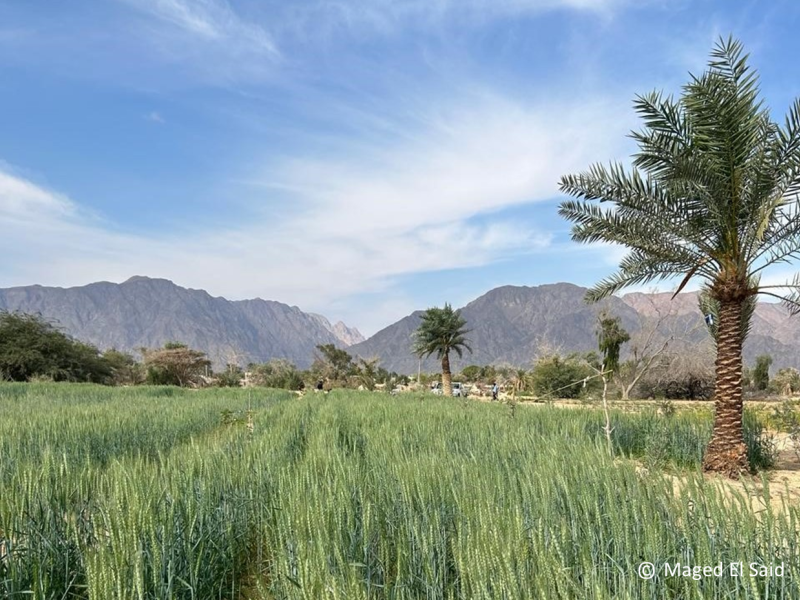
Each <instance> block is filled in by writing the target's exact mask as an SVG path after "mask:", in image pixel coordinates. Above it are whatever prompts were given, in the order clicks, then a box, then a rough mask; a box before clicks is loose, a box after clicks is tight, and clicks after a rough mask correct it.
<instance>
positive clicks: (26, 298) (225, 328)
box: [0, 277, 364, 368]
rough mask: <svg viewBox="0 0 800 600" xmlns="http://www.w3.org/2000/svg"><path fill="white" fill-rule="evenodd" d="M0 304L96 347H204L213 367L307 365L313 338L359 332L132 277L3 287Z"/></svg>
mask: <svg viewBox="0 0 800 600" xmlns="http://www.w3.org/2000/svg"><path fill="white" fill-rule="evenodd" d="M0 309H5V310H11V311H21V312H25V313H36V314H41V315H42V316H43V317H45V318H46V319H48V320H51V321H54V322H55V323H56V324H57V325H58V326H60V327H61V328H63V329H64V330H65V331H66V332H67V333H69V334H70V335H72V336H73V337H75V338H77V339H80V340H83V341H86V342H89V343H91V344H94V345H95V346H97V347H98V348H100V349H107V348H116V349H118V350H122V351H125V352H132V353H136V352H137V351H138V349H139V348H142V347H145V348H155V347H159V346H161V345H163V344H164V343H165V342H168V341H180V342H183V343H186V344H188V345H189V346H191V347H192V348H197V349H200V350H203V351H205V352H206V353H207V354H208V356H209V357H210V358H211V360H212V361H213V362H214V364H215V365H216V366H222V365H225V364H226V363H228V362H238V363H239V364H241V365H245V364H247V363H249V362H264V361H267V360H269V359H270V358H286V359H289V360H291V361H292V362H293V363H295V364H296V365H298V366H299V367H301V368H306V367H308V366H309V365H310V364H311V362H312V360H313V356H314V351H315V347H316V346H317V344H335V345H337V346H339V347H346V346H349V345H350V344H352V343H354V342H360V341H363V339H364V337H363V336H362V335H361V334H360V333H359V332H358V330H357V329H354V328H350V327H348V326H347V325H345V324H344V323H341V322H340V323H336V324H335V325H331V323H330V322H329V321H328V320H327V319H326V318H325V317H323V316H322V315H317V314H313V313H305V312H303V311H302V310H300V309H299V308H297V307H296V306H288V305H286V304H282V303H280V302H274V301H271V300H260V299H256V300H241V301H230V300H226V299H225V298H214V297H212V296H211V295H210V294H208V293H207V292H205V291H203V290H191V289H186V288H182V287H180V286H178V285H175V284H174V283H172V282H171V281H168V280H166V279H150V278H148V277H132V278H131V279H128V280H127V281H125V282H123V283H120V284H116V283H108V282H99V283H92V284H90V285H86V286H82V287H73V288H66V289H64V288H55V287H42V286H39V285H33V286H27V287H17V288H8V289H0Z"/></svg>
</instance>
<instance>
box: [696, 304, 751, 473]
mask: <svg viewBox="0 0 800 600" xmlns="http://www.w3.org/2000/svg"><path fill="white" fill-rule="evenodd" d="M742 302H743V300H742V299H739V300H724V301H720V305H719V328H718V335H717V361H716V383H715V389H714V400H715V407H714V431H713V433H712V435H711V441H710V442H709V444H708V447H707V448H706V453H705V456H704V457H703V470H704V471H707V472H713V473H721V474H724V475H727V476H728V477H738V476H739V475H741V474H743V473H748V472H749V471H750V463H749V462H748V460H747V446H746V445H745V443H744V430H743V428H742Z"/></svg>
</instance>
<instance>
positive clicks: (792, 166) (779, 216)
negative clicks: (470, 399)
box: [559, 38, 800, 475]
mask: <svg viewBox="0 0 800 600" xmlns="http://www.w3.org/2000/svg"><path fill="white" fill-rule="evenodd" d="M634 107H635V110H636V112H637V113H638V114H639V116H640V117H641V118H642V120H643V121H644V128H643V129H642V130H641V131H637V132H634V133H632V134H631V135H632V137H633V139H634V140H636V142H637V143H638V146H639V151H638V152H637V153H636V154H634V156H633V161H632V162H633V164H632V167H631V168H629V169H628V168H625V167H624V166H622V165H621V164H611V165H610V166H608V167H605V166H602V165H595V166H592V167H591V168H590V169H589V171H588V172H585V173H581V174H578V175H568V176H565V177H562V179H561V184H560V187H561V190H562V191H564V192H566V193H568V194H570V195H572V196H575V197H576V198H577V199H576V200H568V201H565V202H562V203H561V205H560V207H559V214H561V216H563V217H564V218H566V219H567V220H569V221H571V222H572V223H573V224H574V225H573V229H572V239H573V240H575V241H578V242H586V243H591V242H610V243H614V244H619V245H623V246H626V247H627V248H628V249H629V250H630V251H629V253H628V254H627V255H626V256H625V257H624V258H623V259H622V261H621V263H620V266H619V270H618V271H617V273H615V274H614V275H612V276H610V277H608V278H606V279H605V280H603V281H601V282H600V283H598V284H597V285H596V286H594V287H593V288H592V289H591V290H590V291H589V293H588V294H587V299H589V300H599V299H600V298H603V297H605V296H608V295H610V294H613V293H615V292H616V291H618V290H620V289H622V288H624V287H626V286H629V285H635V284H645V283H648V282H652V281H659V280H667V279H671V278H674V277H681V282H680V285H679V286H678V291H680V290H681V289H683V287H684V286H685V285H686V284H687V283H688V282H689V281H690V280H691V279H693V278H698V279H700V280H702V281H703V283H704V289H705V291H706V298H707V299H706V300H705V301H704V302H705V305H706V306H708V307H711V308H712V309H713V310H714V311H717V312H718V315H717V316H718V318H717V320H716V326H715V329H714V330H713V331H712V334H713V335H714V337H715V341H716V343H717V362H716V367H717V368H716V392H715V399H716V402H717V404H716V413H715V422H714V434H713V436H712V441H711V443H710V444H709V447H708V449H707V450H706V457H705V459H704V467H705V468H706V470H710V471H719V472H724V473H727V474H731V475H734V474H737V473H740V472H742V471H744V470H746V469H747V468H748V466H749V465H748V462H747V456H746V449H745V446H744V440H743V436H742V423H741V420H742V419H741V413H742V390H741V369H742V357H741V348H742V342H743V340H744V337H745V335H746V333H747V329H748V325H749V314H750V313H751V312H752V307H753V306H754V305H753V302H754V298H755V296H756V295H757V294H764V295H768V296H773V297H775V298H778V299H780V300H781V301H782V302H783V303H784V304H785V305H786V306H787V307H788V308H789V310H790V311H791V312H792V313H798V312H800V293H799V290H800V278H798V277H797V276H795V277H794V278H793V279H792V280H790V281H787V282H786V283H785V284H784V285H773V286H765V285H761V282H760V275H761V273H762V272H763V271H764V269H766V268H768V267H770V266H771V265H775V264H777V263H783V262H789V261H790V260H792V259H794V258H796V257H797V256H798V254H800V197H798V192H800V101H799V100H796V101H795V102H794V104H793V105H792V106H791V108H790V110H789V112H788V115H787V116H786V118H785V120H784V123H783V125H779V124H777V123H775V122H773V121H772V119H771V118H770V114H769V111H768V109H767V108H765V107H764V105H763V103H762V101H761V100H760V99H759V89H758V77H757V75H756V74H755V73H754V72H753V71H752V70H751V69H750V67H749V66H748V64H747V56H746V55H744V54H743V49H742V45H741V44H740V43H739V42H738V41H736V40H733V39H732V38H729V39H728V40H720V41H719V42H718V44H717V45H716V47H715V48H714V50H713V51H712V53H711V60H710V61H709V65H708V69H707V71H706V72H705V73H703V74H702V75H700V76H699V77H695V76H691V78H690V81H689V83H688V84H687V85H685V86H684V88H683V94H682V95H681V96H680V98H678V99H675V98H673V97H671V96H670V97H664V96H663V95H662V94H661V93H658V92H653V93H650V94H647V95H644V96H638V97H637V98H636V100H635V102H634ZM603 203H608V205H607V207H606V206H601V204H603ZM676 294H677V292H676Z"/></svg>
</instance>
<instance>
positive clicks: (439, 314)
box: [414, 304, 472, 396]
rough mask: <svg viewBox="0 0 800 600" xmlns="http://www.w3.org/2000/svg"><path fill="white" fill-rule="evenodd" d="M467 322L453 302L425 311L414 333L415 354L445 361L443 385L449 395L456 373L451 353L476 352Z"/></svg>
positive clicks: (451, 393) (450, 394)
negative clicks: (451, 369)
mask: <svg viewBox="0 0 800 600" xmlns="http://www.w3.org/2000/svg"><path fill="white" fill-rule="evenodd" d="M466 324H467V322H466V321H465V320H464V318H463V317H462V316H461V311H459V310H453V308H452V307H451V306H450V305H449V304H445V305H444V308H436V307H434V308H429V309H428V310H426V311H425V312H424V313H423V314H422V322H421V323H420V325H419V328H418V329H417V331H416V332H415V334H414V338H415V339H414V353H415V354H416V355H417V356H419V357H420V358H425V357H428V356H430V355H432V354H436V357H437V358H439V359H441V361H442V388H443V391H444V395H445V396H452V395H453V375H452V373H451V372H450V352H451V351H452V352H455V353H456V354H458V356H459V358H461V356H463V353H464V350H469V351H470V352H472V348H470V346H469V341H468V340H467V338H466V335H467V334H468V333H469V330H467V329H464V326H465V325H466Z"/></svg>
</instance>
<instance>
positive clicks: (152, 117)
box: [144, 110, 167, 125]
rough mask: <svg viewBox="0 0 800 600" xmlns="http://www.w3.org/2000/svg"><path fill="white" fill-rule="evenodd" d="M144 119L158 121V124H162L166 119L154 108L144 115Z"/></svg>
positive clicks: (152, 121)
mask: <svg viewBox="0 0 800 600" xmlns="http://www.w3.org/2000/svg"><path fill="white" fill-rule="evenodd" d="M144 120H145V121H150V122H151V123H158V124H160V125H163V124H164V123H166V122H167V121H166V119H164V117H162V116H161V113H160V112H158V111H155V110H154V111H151V112H149V113H147V114H146V115H144Z"/></svg>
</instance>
